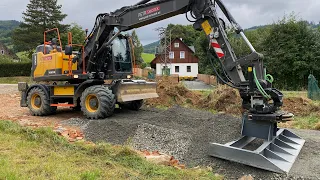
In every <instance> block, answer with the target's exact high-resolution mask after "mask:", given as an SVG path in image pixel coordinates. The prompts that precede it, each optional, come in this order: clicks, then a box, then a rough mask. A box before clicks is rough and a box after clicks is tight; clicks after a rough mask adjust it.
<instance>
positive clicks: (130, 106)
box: [120, 100, 143, 111]
mask: <svg viewBox="0 0 320 180" xmlns="http://www.w3.org/2000/svg"><path fill="white" fill-rule="evenodd" d="M142 105H143V100H137V101H131V102H127V103H124V104H120V107H121V108H126V109H130V110H134V111H139V110H140V108H141V107H142Z"/></svg>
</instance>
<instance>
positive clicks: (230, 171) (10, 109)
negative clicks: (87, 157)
mask: <svg viewBox="0 0 320 180" xmlns="http://www.w3.org/2000/svg"><path fill="white" fill-rule="evenodd" d="M9 88H12V87H11V86H10V87H9V86H8V87H5V88H4V87H3V86H2V85H0V99H1V102H2V103H1V104H0V119H7V120H13V121H16V122H19V123H20V124H22V125H26V126H31V127H41V126H49V127H53V128H57V130H61V131H57V132H58V133H61V134H62V135H63V134H64V135H67V134H65V133H66V132H65V131H66V130H65V129H64V128H67V130H68V132H67V133H68V135H67V137H69V136H75V135H76V134H78V132H77V129H78V128H79V129H81V130H83V129H85V131H83V132H84V133H85V136H86V139H89V140H90V138H91V139H92V141H93V139H95V141H97V142H100V141H107V142H114V143H118V142H122V143H125V142H127V139H130V135H132V134H130V133H125V132H127V131H128V132H129V131H130V132H131V131H132V133H133V135H134V134H135V133H136V132H135V129H137V127H138V126H139V125H141V124H143V123H149V124H152V126H155V127H156V129H157V130H159V128H157V127H164V128H167V129H170V132H172V133H171V135H172V137H171V136H170V137H171V138H172V139H179V138H176V136H175V135H176V134H174V133H178V134H177V137H181V136H182V135H184V134H186V135H188V134H189V135H190V136H186V138H185V139H188V137H191V138H192V139H190V141H191V145H190V147H191V148H190V149H191V150H192V151H190V152H189V151H188V152H187V153H186V156H185V157H186V159H182V160H183V161H182V162H183V163H184V162H188V163H186V164H187V165H189V166H191V167H192V166H193V163H196V164H195V166H197V165H202V166H204V165H208V166H210V167H213V168H214V170H215V171H216V172H218V173H219V174H225V175H226V178H227V179H238V178H240V177H242V176H243V175H245V174H251V175H252V176H253V177H254V178H256V179H271V178H273V179H318V178H317V177H319V171H318V170H317V167H319V162H320V161H319V157H320V156H319V147H318V144H319V137H320V136H319V133H318V131H297V133H298V135H300V136H302V137H303V138H305V139H306V140H307V143H306V145H305V147H304V149H303V151H302V153H301V156H300V158H299V160H298V161H297V162H296V163H295V166H294V167H293V170H292V172H291V173H290V174H291V175H290V176H289V177H287V176H282V175H277V174H272V173H270V172H266V171H262V170H258V169H255V168H251V167H248V166H244V165H240V164H237V163H231V162H228V161H224V160H219V159H215V158H211V157H209V156H208V155H207V153H206V150H205V149H206V145H207V144H208V143H209V142H219V140H220V141H221V142H219V143H226V142H229V141H230V140H235V138H237V137H239V136H240V134H239V130H240V123H241V120H240V119H238V118H235V117H231V116H228V115H224V114H220V115H212V114H211V113H209V112H205V111H198V110H190V109H183V108H171V109H169V110H167V111H164V112H162V111H160V110H157V109H155V110H153V109H152V108H149V109H148V108H147V109H142V111H140V112H135V111H127V112H126V111H124V112H122V111H121V112H119V113H116V114H115V116H113V117H111V118H108V119H104V120H97V121H90V120H87V119H85V118H84V117H83V115H82V113H81V112H74V111H71V110H70V109H59V110H58V113H57V114H56V115H53V116H48V117H34V116H31V115H30V113H29V111H28V109H27V108H20V107H19V100H20V97H19V93H18V92H17V90H16V87H14V88H13V89H9ZM8 89H9V90H8ZM158 89H159V90H160V91H159V95H160V96H161V98H158V99H155V100H153V103H154V104H153V105H159V106H160V105H166V104H164V103H167V104H168V105H172V106H173V104H174V103H176V102H177V103H181V104H182V105H184V104H185V103H187V104H189V105H192V106H193V105H194V107H199V108H201V107H205V108H207V109H211V108H213V109H215V108H217V109H218V108H221V109H218V110H217V111H224V112H228V111H230V112H234V113H239V111H241V110H238V109H239V108H240V106H239V105H240V99H239V95H238V94H237V92H236V91H234V90H232V89H230V88H227V87H219V88H217V90H215V91H214V92H213V93H212V94H209V95H204V94H203V93H199V92H193V91H189V90H188V89H186V88H184V87H183V86H181V85H178V84H172V83H170V81H169V82H160V83H159V86H158ZM161 93H162V94H161ZM162 95H163V96H162ZM172 97H174V98H172ZM188 99H189V100H188ZM296 101H297V102H296ZM295 102H296V103H295ZM147 103H150V102H147ZM228 103H231V104H233V105H232V106H234V108H230V104H229V105H228ZM292 103H293V105H294V106H297V107H299V104H301V100H299V101H298V100H295V99H293V100H292ZM149 105H150V104H149ZM288 108H289V107H288ZM66 122H68V123H66ZM61 124H62V125H61ZM68 128H70V129H68ZM140 129H141V128H140ZM160 129H161V128H160ZM171 129H172V130H171ZM74 130H76V131H74ZM149 130H150V129H149ZM151 130H152V129H151ZM145 132H148V130H145ZM161 132H162V131H161ZM161 132H160V133H161ZM166 132H167V131H163V133H162V135H164V136H166V137H167V136H168V134H167V133H166ZM226 132H227V133H226ZM180 133H182V135H181V134H180ZM160 135H161V134H160ZM169 135H170V134H169ZM209 135H210V136H209ZM122 136H128V137H127V138H122ZM182 137H183V136H182ZM110 139H111V140H113V141H110ZM137 139H141V138H137ZM155 139H156V140H159V141H160V140H161V142H166V141H163V139H161V138H159V137H155ZM120 140H121V141H120ZM164 140H166V139H164ZM179 140H181V139H179ZM157 144H159V143H157ZM184 144H185V142H184V141H182V142H181V145H180V144H178V145H179V146H178V147H177V146H173V147H172V151H173V152H175V150H176V149H177V148H179V147H180V148H181V147H182V145H184ZM144 149H147V148H144ZM141 150H143V149H141ZM157 150H159V151H160V152H161V151H162V149H157ZM189 153H190V154H189ZM177 154H178V155H179V152H177ZM170 155H175V154H170ZM179 160H180V159H179ZM301 169H303V170H301Z"/></svg>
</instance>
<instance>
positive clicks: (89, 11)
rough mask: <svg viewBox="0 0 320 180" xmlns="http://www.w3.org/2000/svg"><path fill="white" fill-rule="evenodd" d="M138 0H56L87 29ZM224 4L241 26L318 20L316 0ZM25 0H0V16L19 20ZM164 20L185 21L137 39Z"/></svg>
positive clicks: (146, 40)
mask: <svg viewBox="0 0 320 180" xmlns="http://www.w3.org/2000/svg"><path fill="white" fill-rule="evenodd" d="M138 1H139V0H90V1H88V0H58V3H59V4H62V6H63V12H64V13H66V14H68V17H67V18H66V19H65V23H72V22H75V23H77V24H80V25H81V26H82V27H83V28H84V29H85V28H88V29H90V30H91V28H92V26H93V24H94V20H95V17H96V15H97V14H99V13H104V12H110V11H114V10H115V9H118V8H120V7H122V6H128V5H132V4H134V3H136V2H138ZM224 2H225V4H226V6H227V8H229V10H230V11H231V13H232V14H233V16H234V17H235V19H236V20H237V21H238V22H239V24H241V25H242V26H243V27H244V28H249V27H252V26H256V25H264V24H270V23H272V22H274V21H277V20H278V19H279V18H281V17H282V16H283V15H284V14H290V13H291V12H293V11H294V12H295V13H297V14H298V15H299V16H300V17H301V18H302V19H305V20H309V21H314V22H319V21H320V0H224ZM28 3H29V1H28V0H0V20H19V21H20V20H22V14H21V13H22V12H23V11H25V9H26V5H27V4H28ZM168 23H173V24H178V23H180V24H188V21H187V20H186V19H185V16H183V15H180V16H177V17H174V18H171V19H168V20H164V21H161V22H158V23H155V24H152V25H149V26H146V27H143V28H140V29H138V30H137V32H138V35H139V37H140V39H141V42H142V43H143V44H144V45H146V44H148V43H151V42H154V41H156V40H157V38H158V35H157V32H156V31H155V29H156V28H157V27H162V26H166V25H167V24H168Z"/></svg>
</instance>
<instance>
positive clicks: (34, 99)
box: [27, 87, 57, 116]
mask: <svg viewBox="0 0 320 180" xmlns="http://www.w3.org/2000/svg"><path fill="white" fill-rule="evenodd" d="M27 104H28V108H29V109H30V112H31V114H32V115H33V116H47V115H50V114H53V113H55V112H56V110H57V107H51V106H50V99H49V98H48V97H47V96H46V94H45V92H44V91H43V90H42V89H41V88H38V87H35V88H33V89H31V90H30V92H29V93H28V97H27Z"/></svg>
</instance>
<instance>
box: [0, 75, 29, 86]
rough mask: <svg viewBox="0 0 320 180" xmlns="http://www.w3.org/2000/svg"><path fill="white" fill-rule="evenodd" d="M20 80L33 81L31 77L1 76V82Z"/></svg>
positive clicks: (13, 82) (16, 82) (7, 82)
mask: <svg viewBox="0 0 320 180" xmlns="http://www.w3.org/2000/svg"><path fill="white" fill-rule="evenodd" d="M18 82H27V83H29V84H31V83H32V79H31V77H0V84H18Z"/></svg>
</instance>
